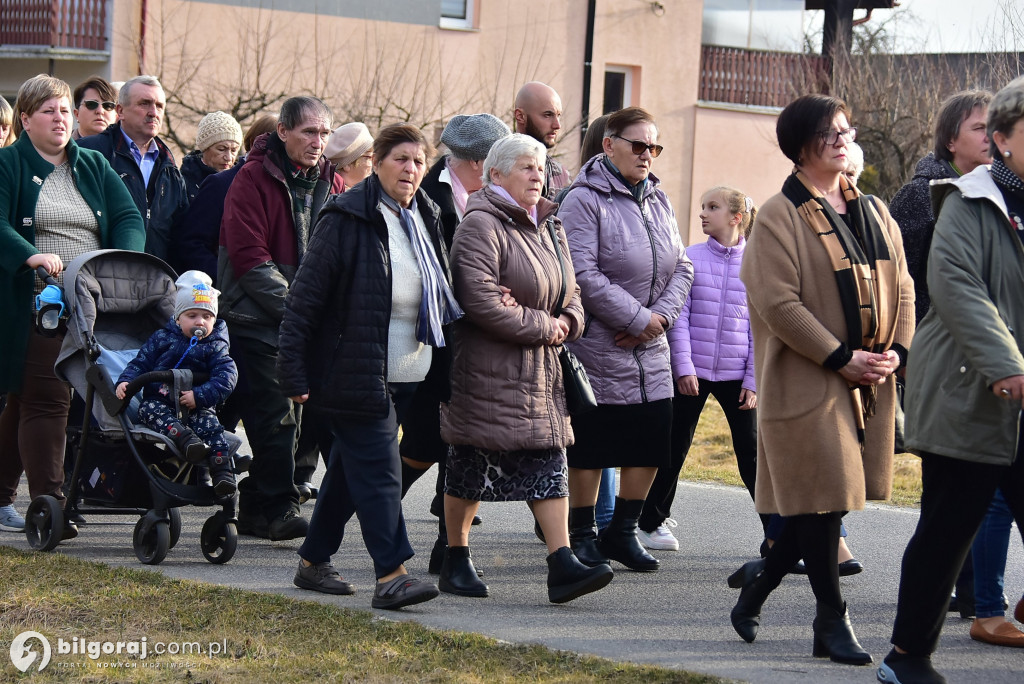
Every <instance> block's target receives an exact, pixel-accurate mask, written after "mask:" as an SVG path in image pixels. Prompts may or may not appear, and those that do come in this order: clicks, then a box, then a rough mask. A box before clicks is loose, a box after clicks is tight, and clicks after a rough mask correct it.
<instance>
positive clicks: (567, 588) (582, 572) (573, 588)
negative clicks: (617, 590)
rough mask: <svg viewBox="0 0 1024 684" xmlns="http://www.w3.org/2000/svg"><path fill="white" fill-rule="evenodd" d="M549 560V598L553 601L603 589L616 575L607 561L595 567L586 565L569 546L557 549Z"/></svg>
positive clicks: (577, 596)
mask: <svg viewBox="0 0 1024 684" xmlns="http://www.w3.org/2000/svg"><path fill="white" fill-rule="evenodd" d="M547 561H548V600H549V601H551V602H552V603H566V602H567V601H572V600H573V599H574V598H579V597H580V596H583V595H584V594H589V593H591V592H593V591H597V590H598V589H602V588H604V587H606V586H608V583H609V582H611V581H612V577H613V576H614V575H615V573H613V572H612V568H611V566H610V565H608V564H606V563H602V564H600V565H595V566H594V567H589V566H586V565H584V564H583V563H581V562H580V561H579V559H578V558H576V556H575V554H573V552H572V549H570V548H569V547H568V546H563V547H562V548H560V549H558V550H557V551H555V552H554V553H553V554H551V555H550V556H548V558H547Z"/></svg>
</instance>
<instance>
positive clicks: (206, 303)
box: [174, 271, 220, 320]
mask: <svg viewBox="0 0 1024 684" xmlns="http://www.w3.org/2000/svg"><path fill="white" fill-rule="evenodd" d="M174 284H175V285H176V286H177V288H178V293H177V294H176V295H175V296H174V320H178V316H180V315H181V314H183V313H184V312H186V311H188V310H189V309H206V310H207V311H211V312H213V315H214V316H216V315H217V296H218V295H219V294H220V291H219V290H215V289H214V288H213V281H212V280H211V279H210V276H208V275H206V274H205V273H203V272H202V271H185V272H184V273H182V274H181V275H180V276H178V279H177V280H175V281H174Z"/></svg>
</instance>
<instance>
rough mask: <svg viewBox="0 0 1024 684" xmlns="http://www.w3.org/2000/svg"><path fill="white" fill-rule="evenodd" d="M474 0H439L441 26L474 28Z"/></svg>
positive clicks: (464, 28)
mask: <svg viewBox="0 0 1024 684" xmlns="http://www.w3.org/2000/svg"><path fill="white" fill-rule="evenodd" d="M475 4H476V0H441V23H440V26H441V28H447V29H463V30H468V29H474V28H476V23H475V19H476V17H474V16H473V15H474V14H475V12H474V9H475V7H474V5H475Z"/></svg>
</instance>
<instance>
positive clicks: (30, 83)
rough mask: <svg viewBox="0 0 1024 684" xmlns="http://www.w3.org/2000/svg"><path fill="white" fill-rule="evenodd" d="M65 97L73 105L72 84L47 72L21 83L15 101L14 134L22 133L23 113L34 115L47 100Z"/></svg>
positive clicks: (69, 105) (69, 104)
mask: <svg viewBox="0 0 1024 684" xmlns="http://www.w3.org/2000/svg"><path fill="white" fill-rule="evenodd" d="M55 97H63V98H65V99H67V101H68V108H70V107H71V86H69V85H68V84H67V83H66V82H65V81H62V80H60V79H59V78H54V77H53V76H47V75H46V74H39V75H38V76H33V77H32V78H30V79H28V80H27V81H25V82H24V83H22V84H21V88H19V89H18V99H17V100H15V102H14V128H13V130H14V135H15V136H19V135H21V131H22V128H21V115H22V114H24V115H26V116H32V115H33V114H35V113H36V111H38V110H39V108H40V107H42V106H43V103H44V102H46V101H47V100H52V99H53V98H55Z"/></svg>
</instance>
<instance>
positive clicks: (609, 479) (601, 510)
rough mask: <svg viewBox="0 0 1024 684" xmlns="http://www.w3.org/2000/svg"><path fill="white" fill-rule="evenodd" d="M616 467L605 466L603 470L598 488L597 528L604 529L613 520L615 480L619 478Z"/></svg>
mask: <svg viewBox="0 0 1024 684" xmlns="http://www.w3.org/2000/svg"><path fill="white" fill-rule="evenodd" d="M617 474H618V473H617V472H616V470H615V468H605V469H604V470H602V471H601V487H600V488H599V489H598V490H597V508H596V509H595V514H596V517H597V529H599V530H603V529H604V528H606V527H608V523H610V522H611V521H612V513H613V512H614V511H615V489H616V488H615V480H616V479H617V477H616V476H617Z"/></svg>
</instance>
